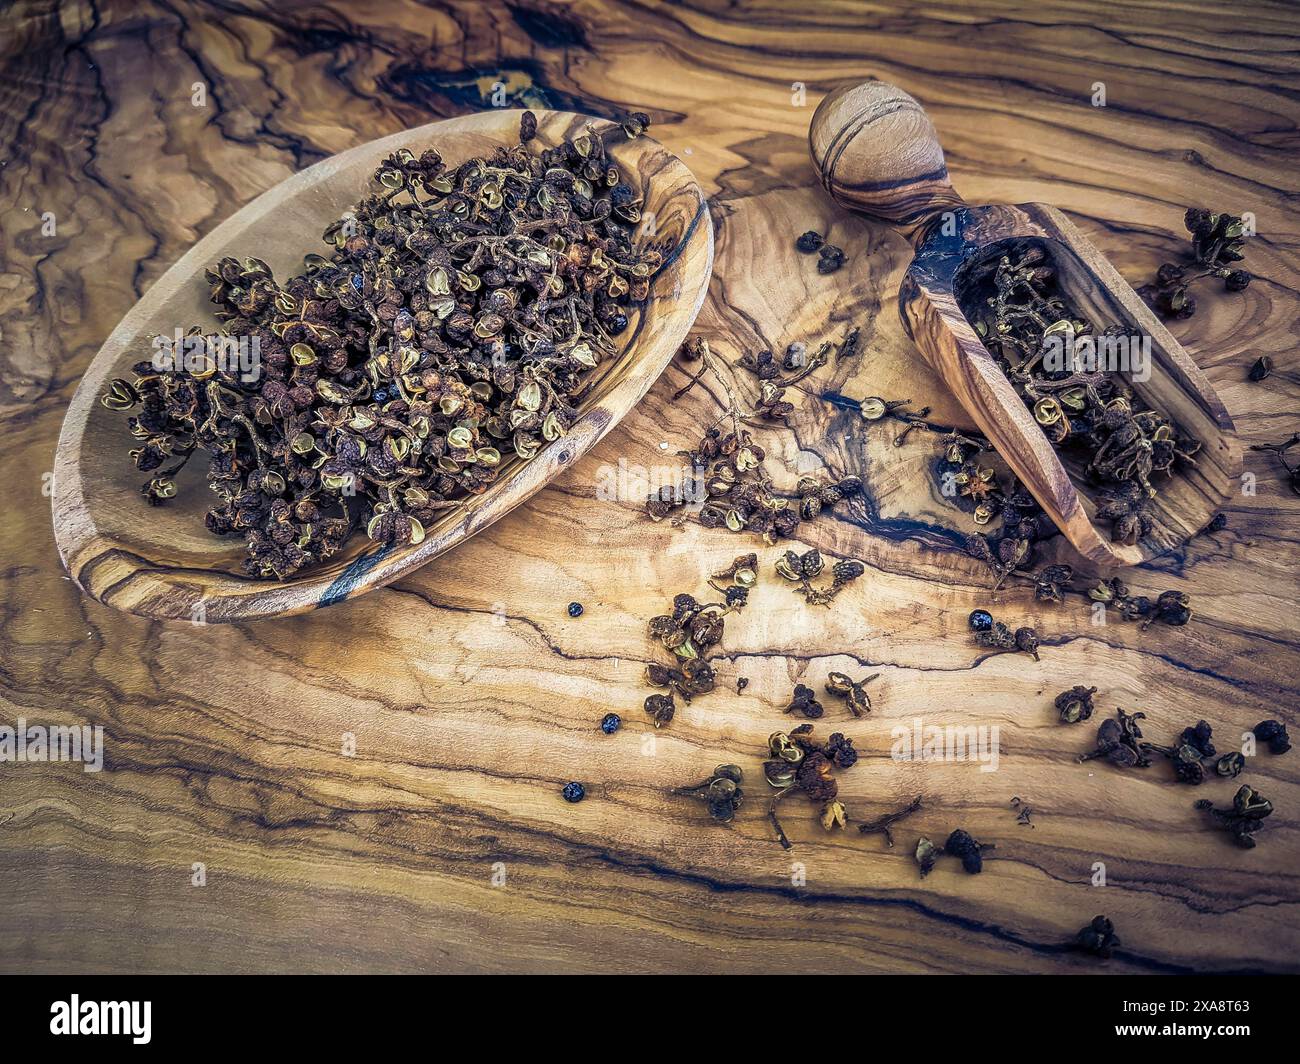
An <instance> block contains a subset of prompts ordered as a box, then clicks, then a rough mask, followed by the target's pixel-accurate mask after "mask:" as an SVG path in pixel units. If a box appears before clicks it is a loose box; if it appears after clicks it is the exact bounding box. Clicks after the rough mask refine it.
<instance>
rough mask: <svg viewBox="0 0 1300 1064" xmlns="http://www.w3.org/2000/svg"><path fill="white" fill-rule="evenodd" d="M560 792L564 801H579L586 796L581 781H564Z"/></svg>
mask: <svg viewBox="0 0 1300 1064" xmlns="http://www.w3.org/2000/svg"><path fill="white" fill-rule="evenodd" d="M560 794H561V795H562V796H563V797H564V800H565V801H566V802H580V801H582V800H583V799H584V798H585V797H587V788H586V787H584V786H583V785H582V784H581V783H576V782H575V783H566V784H565V785H564V789H563V790H561V791H560Z"/></svg>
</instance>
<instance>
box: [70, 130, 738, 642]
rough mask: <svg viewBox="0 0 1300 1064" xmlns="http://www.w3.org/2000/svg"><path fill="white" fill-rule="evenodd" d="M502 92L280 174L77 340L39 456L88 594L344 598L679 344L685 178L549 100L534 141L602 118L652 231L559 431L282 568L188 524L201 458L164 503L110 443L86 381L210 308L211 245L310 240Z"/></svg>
mask: <svg viewBox="0 0 1300 1064" xmlns="http://www.w3.org/2000/svg"><path fill="white" fill-rule="evenodd" d="M521 114H522V112H521V111H518V110H493V111H487V112H484V113H481V114H473V115H467V116H465V117H462V118H455V119H450V120H447V121H443V122H434V123H431V124H429V125H426V126H421V127H419V128H417V129H411V130H407V131H405V132H401V133H396V134H393V135H392V136H388V137H384V138H382V139H380V140H375V141H371V142H370V143H368V144H363V145H361V146H359V147H356V148H353V149H351V150H349V151H345V152H343V153H341V154H339V155H336V156H333V157H332V158H329V159H326V160H324V161H323V162H320V163H317V164H316V165H314V166H312V167H310V168H308V169H306V170H304V171H302V172H301V173H298V174H295V175H293V176H292V177H290V178H288V179H286V180H285V181H283V182H281V183H280V184H279V185H277V186H275V187H274V188H272V189H270V190H269V191H267V192H266V193H264V194H263V195H261V196H259V197H258V198H257V199H255V200H253V201H252V202H251V203H249V204H248V205H247V206H245V207H244V208H243V209H242V210H240V211H239V212H238V213H236V214H234V215H233V216H232V217H231V218H229V219H227V220H226V221H225V222H223V223H222V224H221V225H219V226H217V228H216V229H214V230H213V231H212V232H211V233H209V234H208V235H207V236H206V237H204V238H203V239H202V240H200V241H199V242H198V243H197V244H196V245H195V246H194V247H193V248H192V249H191V250H190V251H189V252H188V253H187V254H186V255H185V256H184V257H183V258H182V259H181V260H180V261H179V262H177V263H176V264H175V265H174V266H172V268H171V269H169V270H168V271H167V272H166V273H165V274H164V275H163V276H162V277H161V278H160V279H159V280H158V281H157V283H156V284H154V286H153V287H152V288H150V289H149V291H148V292H146V293H145V295H144V297H143V298H142V299H141V300H140V301H139V302H138V303H137V304H136V305H135V307H133V308H132V309H131V311H130V312H129V313H128V314H127V315H126V317H125V318H123V319H122V321H121V323H120V324H119V325H118V326H117V328H116V329H114V330H113V333H112V334H111V335H110V336H109V337H108V339H107V340H106V341H105V343H104V345H103V347H102V348H100V350H99V352H98V354H96V355H95V358H94V360H93V361H92V362H91V365H90V368H89V369H88V370H87V372H86V375H85V377H84V378H83V379H82V381H81V384H80V386H79V387H78V389H77V392H76V395H75V396H74V397H73V400H72V403H71V404H70V406H69V409H68V412H67V414H66V416H65V418H64V423H63V429H62V432H61V433H60V436H59V443H58V449H57V451H56V454H55V460H54V491H53V510H54V533H55V541H56V543H57V545H58V549H59V554H60V556H61V557H62V559H63V563H64V565H65V566H66V567H67V570H68V572H69V573H70V574H71V575H72V578H73V579H74V580H75V581H76V582H77V583H78V584H79V585H80V586H81V587H82V588H83V589H84V590H85V591H86V592H87V593H89V594H90V595H92V596H94V597H95V598H97V599H99V600H101V601H103V602H105V603H107V604H108V605H110V606H114V607H117V608H118V609H122V610H127V611H129V612H131V613H137V614H143V615H145V616H148V617H158V618H175V619H183V620H196V619H202V620H203V621H205V622H207V623H213V622H222V621H241V620H250V619H253V618H258V617H270V616H277V615H282V614H291V613H300V612H303V611H305V610H311V609H316V608H318V607H320V606H328V605H330V604H332V603H336V602H341V601H343V600H345V599H350V598H354V597H356V596H357V595H360V594H362V593H364V592H365V591H368V590H371V589H373V588H376V587H380V586H382V585H384V584H387V583H389V582H390V581H392V580H396V579H397V578H398V577H400V576H402V575H403V574H405V573H409V572H411V571H412V570H413V569H416V568H418V567H419V566H422V565H425V564H426V563H428V562H429V561H431V560H432V559H434V558H436V557H437V556H438V555H440V554H443V553H444V552H446V551H448V550H450V549H451V548H452V547H454V546H456V545H457V544H458V543H461V542H463V541H464V540H465V539H466V538H468V537H469V536H472V535H473V534H474V533H476V532H479V531H481V530H482V529H484V528H486V527H487V526H488V525H489V524H491V523H492V522H493V521H495V520H497V519H498V518H499V517H502V516H504V515H505V514H507V513H508V512H509V511H510V510H512V509H513V508H514V507H516V506H518V505H519V504H520V503H521V502H523V501H524V500H525V499H527V498H528V497H529V496H530V495H532V494H533V493H534V492H536V491H538V490H539V489H541V488H542V487H544V486H545V485H546V484H547V483H548V482H549V481H550V480H551V479H552V478H553V477H555V476H556V475H558V474H559V473H561V472H562V471H563V470H564V469H566V468H567V467H569V466H570V465H572V464H573V463H574V462H576V461H577V460H578V459H579V458H580V457H581V456H582V455H583V454H584V453H585V452H586V451H588V450H589V449H590V448H591V447H592V446H594V445H595V443H596V442H597V441H598V440H599V439H600V438H601V437H602V436H604V435H605V434H606V433H607V432H609V430H610V429H612V428H613V427H614V426H615V425H617V424H618V422H619V420H620V419H621V418H622V417H623V416H624V415H625V414H627V412H628V411H629V410H631V409H632V407H634V406H635V405H636V404H637V402H638V401H639V400H640V399H641V397H642V396H643V395H644V394H645V393H646V391H647V390H648V389H649V388H650V386H651V384H653V383H654V381H655V379H656V378H657V377H658V376H659V374H660V373H661V372H662V371H663V369H664V367H665V366H666V365H667V364H668V362H669V361H670V360H671V358H672V357H673V355H674V354H675V353H676V351H677V349H678V347H680V345H681V343H682V341H683V340H684V339H685V338H686V334H687V332H688V330H689V329H690V327H691V324H692V323H693V322H694V320H695V316H696V314H697V313H698V312H699V309H700V306H701V304H702V303H703V301H704V297H705V295H706V293H707V291H708V285H709V275H710V272H711V270H712V267H713V230H712V227H711V224H710V221H709V213H708V208H707V205H706V203H705V197H704V193H703V191H702V190H701V189H700V187H699V185H698V184H697V183H696V181H695V179H694V177H692V175H691V173H690V171H689V170H688V169H687V168H686V166H685V165H684V164H683V163H682V162H681V161H680V160H678V159H677V158H676V157H675V156H674V155H672V154H671V153H670V152H669V151H667V150H666V149H665V148H664V147H663V146H662V145H660V144H659V143H657V142H656V141H654V140H653V139H651V138H649V137H637V138H635V139H633V140H627V139H626V138H625V136H624V135H623V134H622V132H621V131H620V129H619V127H618V126H617V125H616V124H614V123H611V122H608V121H605V120H603V119H597V118H592V117H589V116H586V115H579V114H572V113H568V112H560V111H544V112H538V113H537V119H538V127H537V142H538V143H539V144H540V145H542V146H545V147H550V146H553V145H555V144H557V143H560V142H561V141H563V140H565V139H572V138H574V137H577V136H578V135H580V134H581V133H582V132H584V131H585V130H587V129H592V130H594V131H595V132H597V133H599V134H601V135H603V136H606V142H607V144H608V145H609V147H610V154H611V156H612V157H613V158H614V159H615V160H616V161H617V162H618V163H619V164H620V167H621V169H622V171H623V178H624V180H625V181H626V182H627V183H628V184H630V185H631V186H632V187H633V189H634V191H635V192H636V193H637V194H638V195H640V196H641V197H642V208H643V216H644V217H653V219H654V231H653V235H652V236H651V235H647V236H646V239H653V240H654V241H655V242H656V243H657V244H658V245H660V246H664V247H666V248H667V249H668V253H667V255H666V257H665V261H664V263H663V265H662V266H661V268H660V269H659V270H658V272H657V273H656V274H655V275H654V277H653V279H652V282H651V291H650V298H649V299H648V300H647V301H646V303H645V304H644V305H643V306H641V307H640V308H639V309H638V310H637V311H636V313H635V314H634V315H633V316H632V320H631V323H630V325H629V327H628V328H627V330H625V331H624V332H623V333H622V334H620V336H619V337H618V340H619V350H618V352H617V353H616V354H615V355H614V356H613V357H610V358H607V359H605V360H604V361H603V362H602V363H601V364H600V365H599V366H598V367H597V368H596V369H595V370H593V371H592V374H591V378H590V381H589V387H588V389H587V392H586V394H585V395H584V396H583V397H582V399H581V401H580V402H578V404H577V405H578V409H579V411H580V416H579V418H578V420H577V422H576V423H575V424H574V425H573V426H572V427H571V428H570V430H569V431H568V433H567V434H566V435H564V436H562V437H561V438H559V439H557V440H555V441H554V442H552V443H550V444H548V445H546V446H545V447H544V448H543V449H542V450H541V451H540V452H539V453H538V454H537V455H536V457H534V458H533V459H532V460H530V461H528V462H521V461H517V460H512V462H511V463H510V464H507V465H505V466H503V467H502V468H503V471H502V475H501V476H500V478H499V479H498V480H497V481H496V482H495V483H493V484H492V485H491V486H490V487H489V488H488V490H487V491H486V492H484V493H483V494H482V495H474V496H470V497H468V498H466V499H465V500H463V503H462V505H460V506H458V507H457V508H455V509H451V510H448V511H447V512H446V515H445V516H444V517H443V518H442V519H441V520H440V521H438V522H437V523H436V524H434V525H432V526H431V527H429V528H427V529H426V534H425V537H424V539H423V541H422V542H420V543H418V544H409V545H406V546H400V547H383V546H379V545H377V544H375V543H372V542H370V540H369V539H367V538H366V536H365V535H364V534H360V533H357V534H354V535H353V537H352V539H351V540H350V541H349V542H348V543H347V544H346V545H345V546H344V548H343V549H342V550H341V551H339V553H338V554H336V555H335V556H334V557H332V558H331V559H329V560H328V561H327V562H325V563H323V564H320V565H317V566H314V567H312V568H309V569H305V570H303V571H301V572H300V573H298V574H295V575H294V576H293V577H292V578H291V579H289V580H285V581H282V582H276V581H265V580H256V579H252V578H250V577H247V576H245V575H243V573H242V572H241V570H240V562H241V560H242V559H243V557H244V549H243V540H242V539H241V538H239V537H234V538H230V537H227V538H218V537H216V536H213V535H211V534H210V533H208V532H207V530H206V529H205V528H204V523H203V517H204V513H205V512H206V511H207V509H208V508H209V507H210V506H211V505H212V501H213V498H214V497H213V496H212V495H211V493H210V492H209V491H208V488H207V485H206V483H205V481H204V476H203V471H204V470H203V466H204V463H200V462H191V463H190V466H191V467H196V468H190V467H187V468H186V470H185V471H184V473H183V474H182V476H181V477H179V478H178V485H179V492H178V495H177V497H176V498H174V499H172V500H170V501H169V503H168V505H166V506H161V507H151V506H148V505H146V503H145V501H144V500H143V499H142V498H141V496H140V490H139V489H140V484H141V482H142V481H143V480H145V479H147V476H146V475H145V474H142V473H140V472H138V471H137V470H136V469H135V466H134V464H133V463H132V462H131V461H130V459H129V458H128V457H127V451H128V449H129V448H130V447H132V446H134V445H135V444H133V443H132V442H131V436H130V434H129V432H128V430H127V425H126V419H125V418H124V417H123V416H122V415H121V414H120V413H115V412H113V411H110V410H106V409H104V408H103V407H102V406H101V404H100V401H99V400H100V397H101V396H102V395H103V393H104V390H105V388H106V387H107V385H108V384H109V382H110V381H112V380H113V379H114V378H115V377H126V378H130V377H131V376H132V374H131V372H130V370H131V366H132V365H133V364H135V363H136V362H139V361H141V360H143V359H147V358H148V357H149V354H150V351H151V340H152V338H153V337H155V336H158V335H163V336H170V335H172V334H173V331H174V330H175V329H176V328H178V327H179V328H182V329H184V328H186V327H187V326H189V325H190V324H191V323H204V322H207V323H211V322H213V317H212V308H211V306H210V304H209V303H208V301H207V293H208V285H207V283H206V282H205V281H204V278H203V271H204V268H205V267H207V266H210V265H211V264H213V263H215V262H216V261H217V260H219V259H221V258H222V257H223V256H226V255H234V256H237V257H239V258H243V257H246V256H256V257H258V258H261V259H263V260H265V261H266V262H267V263H268V264H269V265H270V266H271V267H272V269H273V270H274V271H275V273H276V275H277V276H279V277H283V276H286V275H288V274H290V273H292V272H296V271H299V270H301V268H302V260H303V256H304V254H306V253H309V252H320V251H321V250H322V248H323V245H322V243H321V241H320V235H321V233H322V232H323V230H324V229H325V227H326V226H327V225H329V224H330V223H331V222H334V221H336V220H337V219H338V218H340V217H341V216H342V215H343V214H344V212H346V211H347V210H348V209H350V208H351V206H352V205H353V204H354V203H356V202H357V201H358V200H359V199H360V198H361V197H362V196H363V195H364V194H365V192H366V189H367V185H368V181H369V179H370V176H371V174H372V173H373V172H374V170H375V168H376V167H377V166H378V165H379V164H380V163H381V162H382V161H383V160H384V159H385V158H386V157H387V156H389V155H391V154H392V153H394V152H396V151H397V150H398V149H401V148H409V149H410V150H411V151H412V152H414V153H415V154H416V155H419V154H420V152H422V151H423V150H424V149H426V148H430V147H432V148H435V149H436V150H437V151H438V152H439V153H440V154H441V155H442V157H443V159H444V160H446V162H447V163H448V164H449V165H450V166H456V165H459V164H460V163H462V162H464V161H465V160H467V159H469V158H472V157H475V156H482V155H487V154H489V153H491V151H492V150H493V149H494V148H496V147H497V146H499V145H506V144H512V143H517V142H518V129H519V120H520V116H521Z"/></svg>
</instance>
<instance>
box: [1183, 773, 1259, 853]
mask: <svg viewBox="0 0 1300 1064" xmlns="http://www.w3.org/2000/svg"><path fill="white" fill-rule="evenodd" d="M1195 808H1197V809H1200V810H1203V811H1205V812H1207V813H1209V814H1210V816H1211V817H1212V818H1213V819H1214V821H1215V823H1216V824H1217V825H1218V826H1219V827H1221V828H1223V830H1224V831H1227V832H1228V833H1229V834H1231V835H1232V841H1233V842H1235V843H1236V844H1237V845H1238V846H1240V847H1242V848H1243V849H1246V850H1250V849H1254V847H1255V835H1256V834H1257V833H1258V832H1259V831H1260V829H1261V828H1263V826H1264V819H1265V818H1266V817H1268V816H1269V815H1271V814H1272V812H1273V803H1272V802H1270V801H1269V800H1268V799H1267V798H1265V797H1264V796H1263V795H1261V794H1260V793H1259V791H1257V790H1255V788H1254V787H1249V786H1246V785H1243V786H1242V787H1241V788H1240V789H1239V790H1238V791H1237V793H1236V794H1235V795H1233V798H1232V807H1231V808H1229V809H1216V808H1214V803H1213V802H1211V801H1210V800H1209V799H1206V798H1203V799H1201V800H1200V801H1199V802H1196V803H1195Z"/></svg>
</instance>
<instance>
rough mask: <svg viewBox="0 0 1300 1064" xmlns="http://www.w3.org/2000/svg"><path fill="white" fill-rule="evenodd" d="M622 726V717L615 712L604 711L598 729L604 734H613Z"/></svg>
mask: <svg viewBox="0 0 1300 1064" xmlns="http://www.w3.org/2000/svg"><path fill="white" fill-rule="evenodd" d="M622 726H623V718H622V717H620V716H619V715H618V714H617V713H606V714H605V715H604V716H603V717H602V718H601V719H600V730H601V731H603V732H604V733H605V734H606V735H613V734H614V733H615V732H616V731H618V729H619V728H621V727H622Z"/></svg>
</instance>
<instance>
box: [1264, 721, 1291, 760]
mask: <svg viewBox="0 0 1300 1064" xmlns="http://www.w3.org/2000/svg"><path fill="white" fill-rule="evenodd" d="M1255 738H1256V739H1257V740H1258V741H1259V742H1261V743H1268V749H1269V752H1270V753H1274V754H1285V753H1286V752H1287V751H1288V750H1290V749H1291V737H1290V736H1289V735H1287V733H1286V725H1285V724H1283V723H1282V722H1281V721H1280V720H1261V721H1260V722H1259V723H1258V724H1256V725H1255Z"/></svg>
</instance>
